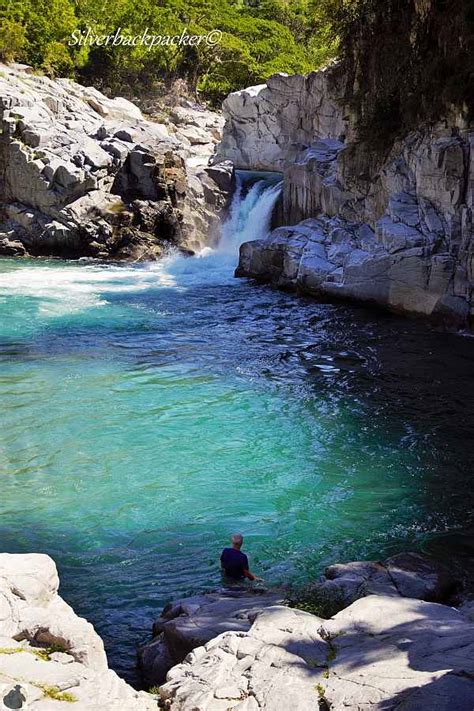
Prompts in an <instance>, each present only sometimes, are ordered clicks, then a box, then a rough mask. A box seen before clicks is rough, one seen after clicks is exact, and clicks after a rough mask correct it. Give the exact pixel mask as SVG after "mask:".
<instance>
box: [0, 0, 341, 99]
mask: <svg viewBox="0 0 474 711" xmlns="http://www.w3.org/2000/svg"><path fill="white" fill-rule="evenodd" d="M323 2H324V0H319V1H318V0H139V1H138V2H137V0H4V4H3V9H2V10H0V23H1V24H0V56H1V57H2V58H3V59H6V60H12V59H16V60H18V61H24V62H27V63H29V64H32V65H33V66H35V67H37V68H40V69H42V70H44V71H46V72H47V73H49V74H63V75H64V74H68V75H70V76H73V75H76V76H77V75H78V74H79V75H82V77H83V78H84V77H86V78H90V79H93V80H94V81H95V83H98V84H99V85H101V86H103V87H108V88H109V89H111V90H112V91H116V90H118V89H123V87H125V86H130V85H131V84H134V85H138V86H137V89H138V88H143V87H152V86H153V85H154V84H156V83H157V82H163V81H164V82H166V83H168V84H169V83H172V82H173V81H174V80H176V79H177V78H181V79H184V80H185V82H186V85H187V86H188V87H189V89H190V91H192V92H196V91H199V92H200V93H201V95H203V96H204V97H207V98H210V99H216V100H217V99H220V98H221V97H222V96H224V95H226V94H227V93H228V92H229V91H231V90H234V89H237V88H241V87H243V86H248V85H251V84H256V83H260V82H263V81H265V80H266V79H267V78H268V77H269V76H270V75H271V74H272V73H274V72H276V71H284V72H289V73H291V72H293V73H294V72H307V71H310V70H311V69H315V68H317V67H318V66H321V64H323V63H324V62H325V61H327V60H328V59H329V58H331V57H333V56H334V54H335V51H336V40H335V38H334V35H333V33H332V31H331V26H330V22H329V21H328V18H327V13H326V12H325V10H324V8H323ZM88 28H90V30H91V31H92V32H93V33H95V34H97V35H108V34H114V33H115V32H116V31H117V30H118V29H119V28H120V31H121V33H122V34H123V35H130V36H135V35H140V34H142V33H143V32H144V31H145V30H148V32H149V33H150V34H154V35H161V36H163V35H170V36H176V35H180V34H181V33H182V32H183V31H186V32H187V33H189V35H207V34H208V33H209V32H210V31H212V30H219V31H220V32H221V33H222V35H221V38H220V42H218V43H217V44H214V45H212V44H208V43H206V42H205V41H203V42H201V43H200V44H199V45H195V46H189V45H187V46H186V45H181V46H177V45H170V44H168V45H167V44H162V45H159V46H155V47H152V48H150V47H148V46H144V45H140V44H138V45H137V46H134V47H130V46H110V45H109V46H87V45H79V44H76V45H75V46H71V45H70V44H69V42H70V39H71V36H72V33H73V32H75V31H76V32H77V33H79V32H82V33H86V32H87V30H88ZM76 36H80V35H79V34H77V35H76Z"/></svg>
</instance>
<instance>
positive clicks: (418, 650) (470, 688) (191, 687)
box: [160, 595, 474, 711]
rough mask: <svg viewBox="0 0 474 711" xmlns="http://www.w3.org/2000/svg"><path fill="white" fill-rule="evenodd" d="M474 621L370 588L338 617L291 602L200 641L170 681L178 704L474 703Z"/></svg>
mask: <svg viewBox="0 0 474 711" xmlns="http://www.w3.org/2000/svg"><path fill="white" fill-rule="evenodd" d="M473 660H474V624H472V623H467V622H466V618H464V617H463V616H462V615H461V614H460V613H459V612H458V611H457V610H454V609H453V608H449V607H446V606H445V605H439V604H436V603H428V602H422V601H419V600H412V599H409V598H402V597H390V596H388V597H387V596H378V595H370V596H368V597H364V598H362V599H360V600H358V601H357V602H354V603H353V604H352V605H351V606H350V607H348V608H346V609H345V610H343V611H342V612H340V613H338V614H337V615H336V616H335V617H334V618H332V619H331V620H322V619H319V618H317V617H315V616H314V615H310V614H308V613H305V612H300V611H298V610H293V609H289V608H286V607H278V606H276V607H270V608H268V609H266V610H265V611H263V612H261V613H259V614H258V615H257V617H256V620H255V622H254V624H253V625H252V627H251V628H250V630H249V631H248V632H226V633H224V634H221V635H220V636H219V637H217V638H216V639H214V640H212V641H211V642H209V643H207V644H206V645H204V646H203V647H199V648H197V649H195V650H194V652H193V653H192V654H191V655H189V657H188V658H187V659H186V660H185V661H184V662H183V663H182V664H180V665H178V666H176V667H174V668H173V669H172V670H171V671H170V672H169V674H168V680H167V683H166V684H164V685H163V686H162V687H161V689H160V694H161V698H162V700H163V703H164V707H165V708H166V709H168V710H169V711H230V710H231V709H232V711H244V710H245V711H248V710H249V709H251V710H252V711H283V709H285V711H286V709H292V711H309V709H317V708H320V709H331V711H369V710H374V711H376V710H377V711H395V709H402V708H403V709H404V711H405V709H406V710H408V711H415V710H416V711H435V710H436V711H444V710H446V711H447V710H448V709H456V711H472V708H473V707H474V679H473V671H474V661H473Z"/></svg>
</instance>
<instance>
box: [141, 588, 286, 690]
mask: <svg viewBox="0 0 474 711" xmlns="http://www.w3.org/2000/svg"><path fill="white" fill-rule="evenodd" d="M281 600H282V593H281V592H278V591H272V592H269V593H265V592H262V591H252V590H248V589H247V590H240V591H239V590H230V589H229V590H227V589H222V590H220V591H218V592H215V593H208V594H206V595H197V596H195V597H190V598H186V599H184V600H177V601H176V602H173V603H172V604H170V605H168V606H167V607H165V609H164V610H163V612H162V614H161V617H159V618H158V619H157V620H156V621H155V623H154V625H153V635H154V636H153V639H152V640H151V642H148V643H146V644H144V645H142V646H141V647H140V649H139V651H138V664H139V668H140V670H141V674H142V676H143V680H144V682H145V684H146V685H147V686H152V685H154V684H160V683H161V682H162V681H163V680H164V679H165V676H166V672H167V671H168V670H169V669H170V668H171V667H172V666H173V665H174V664H177V663H179V662H182V661H183V660H184V659H185V657H186V656H187V655H188V654H189V653H190V652H192V650H194V649H195V648H196V647H201V646H202V645H204V644H206V643H207V642H209V641H210V640H211V639H213V638H214V637H217V636H218V635H219V634H221V633H222V632H228V631H229V630H233V631H237V632H241V631H247V630H248V629H250V626H251V624H252V622H253V620H254V618H255V616H256V614H257V613H258V612H260V611H261V610H262V609H264V608H266V607H268V606H269V605H273V604H275V603H276V602H281Z"/></svg>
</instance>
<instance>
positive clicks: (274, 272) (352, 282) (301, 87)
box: [217, 66, 474, 327]
mask: <svg viewBox="0 0 474 711" xmlns="http://www.w3.org/2000/svg"><path fill="white" fill-rule="evenodd" d="M352 79H353V78H352V77H351V76H348V75H346V76H344V75H343V74H342V72H340V71H339V69H338V67H337V66H336V67H335V66H330V67H328V68H326V69H325V70H323V71H319V72H313V73H311V74H309V75H308V76H306V77H303V76H301V75H295V76H286V75H282V74H277V75H274V76H273V77H271V78H270V79H269V80H268V82H267V84H262V85H260V86H255V87H250V88H248V89H244V90H242V91H239V92H235V93H233V94H231V95H230V96H229V97H228V98H227V99H226V100H225V102H224V105H223V113H224V117H225V120H226V122H225V125H224V130H223V137H222V141H221V143H220V145H219V147H218V149H217V157H218V159H221V160H222V159H230V160H232V161H233V162H234V164H235V165H236V166H237V167H239V168H245V169H264V170H276V171H280V172H282V173H283V201H282V206H281V209H280V212H279V214H278V216H277V217H278V219H279V220H280V221H281V222H284V223H285V224H287V225H288V224H289V225H292V224H295V223H300V224H301V223H302V222H303V221H305V220H306V219H307V218H317V219H318V220H319V221H320V222H324V219H325V218H326V219H327V218H331V219H336V220H339V221H340V222H339V225H338V229H342V230H347V232H348V233H349V234H351V237H350V238H348V239H347V241H345V242H344V243H342V244H340V243H339V242H338V241H337V239H336V237H335V235H332V234H331V229H330V221H329V222H326V226H325V228H324V229H325V238H324V243H325V246H326V257H325V258H326V259H327V260H328V262H330V263H332V264H334V265H335V268H334V270H333V271H328V272H327V275H326V277H325V278H324V279H323V280H321V266H322V265H321V263H320V262H319V261H318V260H314V272H312V271H311V267H310V262H309V260H308V265H307V268H304V269H303V268H302V269H301V270H300V271H301V281H299V280H298V278H296V279H295V278H294V277H293V276H291V275H290V272H294V262H295V259H296V257H295V254H294V245H293V237H292V236H291V238H290V239H289V240H288V245H287V246H285V245H284V243H283V242H281V241H280V242H279V244H278V245H276V244H275V242H274V239H273V236H274V235H273V234H271V235H269V237H268V239H267V240H261V241H260V242H259V244H258V245H254V246H253V247H252V248H247V247H243V248H242V250H241V262H240V264H239V267H238V269H237V272H236V274H237V275H238V276H244V277H245V276H251V277H253V278H256V279H259V280H261V281H271V282H272V283H273V284H275V285H276V286H280V287H282V288H285V289H294V290H295V291H299V290H303V291H305V292H309V293H311V291H314V293H315V294H318V295H320V294H321V293H326V294H327V295H329V296H330V297H335V298H338V299H339V298H347V299H352V300H358V301H365V302H368V303H376V304H377V305H382V306H385V307H387V308H389V309H392V310H395V311H400V312H409V313H417V314H424V315H426V316H431V317H433V318H436V319H438V320H441V321H443V322H447V323H450V324H454V325H460V326H463V327H465V326H466V325H467V326H468V325H469V318H470V316H469V314H472V312H473V306H474V305H473V303H472V298H473V297H472V294H473V293H474V289H473V284H474V271H473V270H472V264H471V261H472V244H473V236H474V231H473V219H472V210H473V207H474V200H473V197H472V196H473V194H474V191H473V189H472V186H473V185H474V177H473V173H474V161H473V160H472V146H473V145H474V138H473V136H474V131H473V129H472V126H471V125H469V126H467V125H466V124H465V122H464V121H463V120H462V119H461V118H460V117H454V116H449V117H448V118H446V119H444V118H443V117H440V120H439V122H438V123H435V124H433V125H431V126H426V125H424V126H421V127H420V128H419V130H416V131H412V132H411V133H409V134H407V135H406V136H403V137H401V138H400V139H398V140H396V141H394V142H393V145H392V147H391V149H390V150H389V151H388V152H387V153H385V154H384V155H381V154H380V153H379V152H378V151H377V147H376V146H371V145H370V143H369V142H368V141H361V140H360V139H359V136H358V131H357V126H354V125H353V123H352V110H351V107H350V106H349V105H346V104H345V101H344V98H343V97H344V96H346V95H351V94H352V93H353V89H354V87H353V86H352V84H351V81H352ZM344 223H345V224H344ZM358 250H362V251H363V252H366V253H368V254H369V255H370V256H368V257H367V258H365V259H364V260H363V261H361V260H360V259H359V258H358V261H356V262H355V261H354V259H353V258H352V256H351V252H354V251H358ZM414 250H419V251H418V252H415V251H414ZM259 251H261V255H260V256H259V255H258V254H257V253H258V252H259ZM285 253H287V254H288V257H287V256H286V254H285ZM322 258H324V257H322ZM289 263H292V264H293V266H292V267H291V269H290V268H289V266H288V265H289ZM341 268H342V272H341Z"/></svg>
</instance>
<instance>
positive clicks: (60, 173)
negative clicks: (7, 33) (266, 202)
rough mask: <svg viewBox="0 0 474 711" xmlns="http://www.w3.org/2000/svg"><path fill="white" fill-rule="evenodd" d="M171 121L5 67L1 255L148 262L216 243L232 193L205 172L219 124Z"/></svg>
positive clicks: (211, 117)
mask: <svg viewBox="0 0 474 711" xmlns="http://www.w3.org/2000/svg"><path fill="white" fill-rule="evenodd" d="M167 117H168V118H167V121H166V123H164V122H162V123H158V122H155V121H151V120H148V119H147V118H145V117H144V116H143V115H142V113H141V111H140V109H139V108H138V107H137V106H135V105H134V104H132V103H131V102H130V101H127V100H126V99H123V98H115V99H109V98H107V97H106V96H104V95H103V94H101V93H100V92H99V91H97V90H96V89H94V88H93V87H84V86H81V85H80V84H77V83H75V82H73V81H71V80H69V79H57V80H51V79H49V78H47V77H44V76H38V75H37V74H35V73H33V72H32V71H31V70H30V68H28V67H25V66H21V65H1V66H0V123H1V128H2V130H1V135H0V254H1V255H4V256H28V255H30V256H58V257H66V258H78V257H93V258H99V259H127V260H150V259H156V258H157V257H159V256H160V255H161V254H163V253H164V252H166V251H167V250H169V249H170V248H178V249H181V250H184V251H185V252H189V251H193V250H196V249H200V248H201V247H202V246H204V245H205V244H213V243H215V241H216V240H217V238H218V232H217V226H218V223H219V217H220V215H221V213H222V211H223V210H224V209H225V207H226V205H227V203H228V199H229V196H230V194H231V190H232V181H233V171H232V166H231V165H230V164H227V165H224V166H219V167H214V168H208V167H207V162H208V159H209V157H210V155H211V154H212V153H213V152H214V147H215V144H216V143H217V141H218V139H219V137H220V130H221V127H222V118H221V117H220V116H219V115H218V114H216V113H213V112H210V111H207V110H205V109H203V108H202V107H199V106H195V105H192V104H190V103H189V102H187V101H185V100H182V101H181V103H180V105H178V106H175V107H172V108H169V110H168V113H167Z"/></svg>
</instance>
